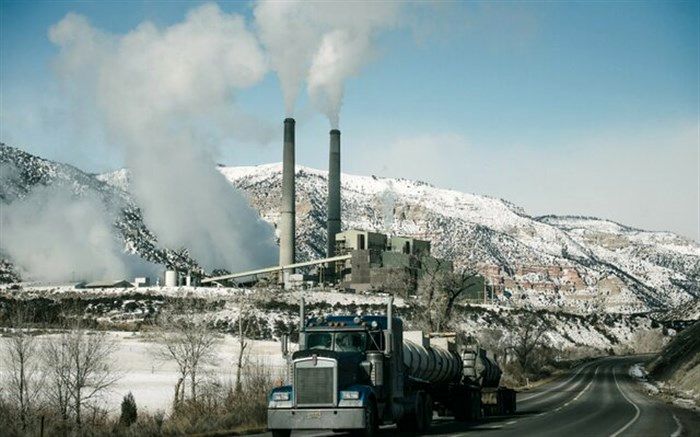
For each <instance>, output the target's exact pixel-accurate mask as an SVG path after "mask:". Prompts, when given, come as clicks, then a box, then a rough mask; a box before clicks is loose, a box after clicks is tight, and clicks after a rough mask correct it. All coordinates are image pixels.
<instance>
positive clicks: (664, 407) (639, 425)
mask: <svg viewBox="0 0 700 437" xmlns="http://www.w3.org/2000/svg"><path fill="white" fill-rule="evenodd" d="M641 361H643V359H642V358H639V357H609V358H602V359H599V360H596V361H592V362H589V363H587V364H586V365H584V366H581V367H579V368H576V369H573V370H572V371H571V372H569V373H568V374H566V375H563V376H562V377H560V378H557V379H556V380H555V381H552V382H550V383H548V384H545V385H542V386H540V387H538V388H537V389H535V390H531V391H528V392H523V393H519V394H518V412H517V413H516V414H515V415H513V416H508V417H494V418H490V419H488V420H484V421H481V422H479V423H460V422H456V421H454V420H453V419H452V418H449V417H437V416H436V417H435V418H434V420H433V426H432V427H431V429H430V431H429V432H428V433H426V434H425V435H448V436H469V435H479V434H482V435H488V436H494V437H500V436H518V437H522V436H531V435H532V436H567V437H568V436H610V437H618V436H671V437H681V436H700V413H697V412H694V411H690V410H687V409H683V408H679V407H676V406H674V405H670V404H667V403H664V402H661V401H659V400H657V399H655V398H652V397H649V396H647V395H646V393H644V392H643V390H642V388H641V387H640V385H639V384H638V383H637V382H636V381H635V380H633V379H632V378H631V377H630V376H629V375H628V369H629V367H630V366H631V365H633V364H634V363H638V362H641ZM396 434H397V431H396V429H395V428H394V427H392V426H384V427H382V429H381V430H380V435H383V436H391V435H396ZM261 435H266V434H261ZM267 435H269V434H267ZM292 435H293V436H302V435H303V436H315V437H316V436H319V437H320V436H326V435H328V436H331V435H335V436H339V435H342V434H333V433H319V432H294V433H293V434H292Z"/></svg>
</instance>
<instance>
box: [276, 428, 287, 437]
mask: <svg viewBox="0 0 700 437" xmlns="http://www.w3.org/2000/svg"><path fill="white" fill-rule="evenodd" d="M291 434H292V430H291V429H273V430H272V437H289V436H290V435H291Z"/></svg>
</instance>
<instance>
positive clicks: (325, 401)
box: [294, 367, 335, 405]
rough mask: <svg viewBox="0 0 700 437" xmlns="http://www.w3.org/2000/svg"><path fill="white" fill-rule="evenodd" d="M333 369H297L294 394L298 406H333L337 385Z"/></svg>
mask: <svg viewBox="0 0 700 437" xmlns="http://www.w3.org/2000/svg"><path fill="white" fill-rule="evenodd" d="M333 369H334V368H333V367H297V368H296V369H295V372H294V392H295V393H296V398H297V399H296V400H297V405H333V402H334V400H335V399H334V398H335V384H334V381H333Z"/></svg>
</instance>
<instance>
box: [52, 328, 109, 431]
mask: <svg viewBox="0 0 700 437" xmlns="http://www.w3.org/2000/svg"><path fill="white" fill-rule="evenodd" d="M115 348H116V346H115V344H114V342H112V341H110V340H109V339H108V338H107V334H106V333H104V332H89V331H86V330H85V329H83V327H82V326H80V325H79V324H77V325H75V326H74V327H73V329H71V330H70V331H67V332H64V333H62V334H60V335H59V336H58V337H57V338H56V339H55V340H52V341H49V343H48V345H47V347H46V349H45V361H44V363H45V366H46V368H47V370H48V372H47V373H48V375H49V384H48V388H47V394H48V396H49V398H51V399H52V400H53V403H54V405H56V406H57V407H58V408H59V413H60V414H61V417H62V419H63V420H64V421H66V420H67V419H68V418H69V415H70V414H71V413H72V415H73V417H74V419H75V423H76V425H78V427H80V426H81V425H82V422H83V410H84V409H85V408H88V407H96V402H97V401H98V400H99V397H100V396H101V395H102V394H103V393H104V392H105V391H106V390H108V389H109V388H110V387H111V386H112V385H114V383H116V382H117V380H118V379H119V376H118V375H117V374H116V373H115V371H114V369H113V368H112V356H113V353H114V351H115Z"/></svg>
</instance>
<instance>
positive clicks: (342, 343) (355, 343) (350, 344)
mask: <svg viewBox="0 0 700 437" xmlns="http://www.w3.org/2000/svg"><path fill="white" fill-rule="evenodd" d="M366 343H367V335H365V333H364V332H338V333H337V334H335V350H336V351H337V352H364V351H365V347H366Z"/></svg>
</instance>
